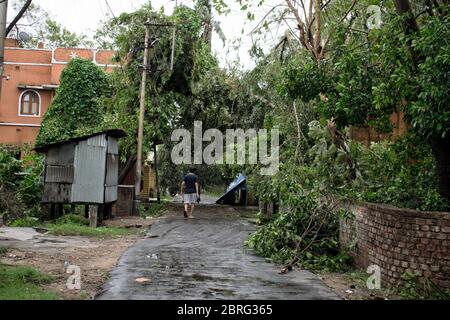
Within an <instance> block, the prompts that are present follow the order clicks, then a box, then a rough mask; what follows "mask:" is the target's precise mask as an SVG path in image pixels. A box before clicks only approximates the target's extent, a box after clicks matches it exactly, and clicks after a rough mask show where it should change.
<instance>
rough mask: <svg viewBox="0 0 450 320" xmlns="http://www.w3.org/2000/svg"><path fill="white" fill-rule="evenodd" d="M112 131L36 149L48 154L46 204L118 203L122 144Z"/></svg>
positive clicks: (45, 177)
mask: <svg viewBox="0 0 450 320" xmlns="http://www.w3.org/2000/svg"><path fill="white" fill-rule="evenodd" d="M124 135H125V133H124V132H123V131H119V130H110V131H105V132H100V133H97V134H92V135H89V136H85V137H80V138H75V139H71V140H68V141H65V142H64V141H62V142H59V143H55V144H51V145H47V146H42V147H39V148H36V149H35V150H36V151H38V152H45V173H44V197H43V202H44V203H80V204H105V203H112V202H115V201H117V185H118V175H119V144H118V141H117V139H118V138H120V137H122V136H124Z"/></svg>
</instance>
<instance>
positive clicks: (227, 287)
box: [97, 205, 338, 300]
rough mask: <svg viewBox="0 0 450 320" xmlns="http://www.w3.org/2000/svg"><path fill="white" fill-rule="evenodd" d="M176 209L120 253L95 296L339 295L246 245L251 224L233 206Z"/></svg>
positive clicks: (250, 296)
mask: <svg viewBox="0 0 450 320" xmlns="http://www.w3.org/2000/svg"><path fill="white" fill-rule="evenodd" d="M178 209H179V210H176V211H173V212H172V213H171V214H169V215H167V216H165V217H164V218H161V219H160V220H159V221H158V222H157V223H156V224H155V225H153V226H152V228H151V230H150V233H149V235H148V237H147V238H146V239H143V240H141V241H140V242H138V243H137V244H135V245H134V246H133V247H131V248H130V249H128V251H126V252H125V253H124V255H123V256H122V257H121V259H120V260H119V263H118V266H117V267H116V268H115V269H114V270H113V272H112V274H111V277H110V279H109V281H108V282H107V283H106V284H105V285H104V286H103V291H102V293H101V294H100V295H99V296H98V297H97V299H103V300H116V299H131V300H142V299H149V300H159V299H164V300H165V299H171V300H180V299H183V300H184V299H186V300H190V299H244V300H249V299H277V300H278V299H338V297H337V296H336V295H335V294H333V293H332V292H331V291H330V290H329V289H328V288H327V287H326V286H325V285H324V284H323V283H322V282H321V281H320V280H319V279H318V278H317V276H315V275H314V274H312V273H311V272H308V271H305V270H294V271H292V272H290V273H288V274H284V275H281V274H279V270H280V266H276V265H274V264H271V263H268V262H266V260H265V259H264V258H261V257H258V256H256V255H254V254H253V253H252V252H251V251H250V250H248V249H247V248H245V247H244V241H245V239H247V237H248V235H249V234H250V233H251V232H253V231H254V230H255V225H254V224H253V223H251V222H249V221H248V219H246V218H245V217H244V216H243V214H242V212H238V211H237V209H234V208H232V207H223V206H212V205H208V206H202V207H200V208H199V209H198V210H197V212H196V213H195V214H194V215H195V219H192V220H189V219H184V218H183V216H182V211H181V206H180V207H179V208H178ZM139 278H144V279H146V280H147V281H144V282H137V281H136V279H139Z"/></svg>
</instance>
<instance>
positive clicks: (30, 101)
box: [0, 39, 117, 146]
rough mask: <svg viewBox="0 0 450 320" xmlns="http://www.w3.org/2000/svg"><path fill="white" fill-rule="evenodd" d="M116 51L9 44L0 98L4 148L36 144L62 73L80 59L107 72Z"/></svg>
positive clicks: (6, 44)
mask: <svg viewBox="0 0 450 320" xmlns="http://www.w3.org/2000/svg"><path fill="white" fill-rule="evenodd" d="M113 55H114V52H113V51H106V50H96V49H78V48H57V49H53V50H49V49H44V48H38V49H26V48H20V47H19V46H18V44H17V42H16V40H13V39H7V41H6V43H5V65H4V72H3V79H1V80H2V91H1V99H0V145H5V144H6V145H14V146H20V145H24V144H33V143H34V142H35V140H36V137H37V135H38V133H39V128H40V125H41V122H42V119H43V117H44V114H45V112H46V111H47V108H48V107H49V105H50V104H51V102H52V99H53V98H54V96H55V91H56V89H57V88H58V87H59V78H60V76H61V72H62V71H63V70H64V68H65V67H66V66H67V64H68V62H69V61H70V60H71V59H73V58H76V57H79V58H84V59H88V60H91V61H93V62H94V63H95V64H97V65H98V66H100V67H101V68H103V69H104V70H105V71H107V72H111V71H112V70H113V69H114V68H115V67H117V65H116V64H114V63H113V62H112V57H113Z"/></svg>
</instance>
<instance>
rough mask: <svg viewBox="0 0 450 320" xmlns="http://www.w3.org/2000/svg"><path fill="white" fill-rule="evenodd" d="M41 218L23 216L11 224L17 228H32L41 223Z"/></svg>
mask: <svg viewBox="0 0 450 320" xmlns="http://www.w3.org/2000/svg"><path fill="white" fill-rule="evenodd" d="M39 223H40V222H39V219H38V218H34V217H23V218H19V219H16V220H14V221H13V222H12V223H11V224H10V226H11V227H16V228H32V227H37V226H38V225H39Z"/></svg>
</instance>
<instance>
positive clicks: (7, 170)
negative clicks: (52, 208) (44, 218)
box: [0, 148, 44, 220]
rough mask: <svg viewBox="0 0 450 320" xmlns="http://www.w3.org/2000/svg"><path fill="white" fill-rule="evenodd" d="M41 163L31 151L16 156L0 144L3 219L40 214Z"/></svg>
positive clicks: (0, 187)
mask: <svg viewBox="0 0 450 320" xmlns="http://www.w3.org/2000/svg"><path fill="white" fill-rule="evenodd" d="M43 163H44V162H43V158H42V157H41V156H38V155H35V154H33V153H29V154H28V155H27V156H26V157H25V158H23V159H20V160H19V159H17V158H16V157H15V155H14V153H13V152H11V151H8V150H6V149H3V148H0V215H1V216H3V218H4V219H5V220H12V219H15V218H18V217H22V216H25V215H34V216H36V215H39V212H40V207H39V206H40V201H41V197H42V189H43V186H42V180H41V175H42V172H43Z"/></svg>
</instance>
